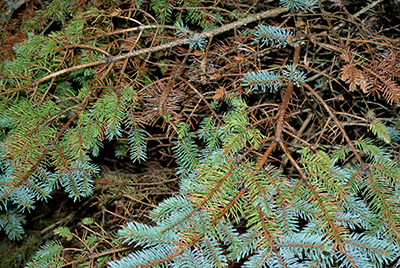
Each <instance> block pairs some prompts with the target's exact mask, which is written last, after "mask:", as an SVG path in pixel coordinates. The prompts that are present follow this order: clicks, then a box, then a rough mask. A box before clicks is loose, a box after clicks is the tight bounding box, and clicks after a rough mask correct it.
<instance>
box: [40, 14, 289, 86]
mask: <svg viewBox="0 0 400 268" xmlns="http://www.w3.org/2000/svg"><path fill="white" fill-rule="evenodd" d="M285 11H286V8H281V7H279V8H275V9H271V10H268V11H264V12H261V13H258V14H255V15H251V16H249V17H247V18H244V19H241V20H238V21H236V22H232V23H229V24H226V25H224V26H221V27H219V28H216V29H213V30H210V31H207V32H204V33H202V34H201V35H202V36H203V37H208V38H211V37H213V36H214V35H217V34H221V33H223V32H227V31H230V30H232V29H235V28H237V27H240V26H242V25H245V24H248V23H251V22H253V21H257V20H260V19H263V18H266V17H273V16H278V15H279V14H281V13H283V12H285ZM188 42H189V38H184V39H178V40H176V41H173V42H170V43H166V44H163V45H159V46H155V47H150V48H144V49H140V50H137V51H132V52H128V53H125V54H123V55H119V56H112V57H109V58H107V59H106V62H105V61H104V60H101V61H94V62H89V63H84V64H81V65H75V66H73V67H70V68H67V69H64V70H60V71H57V72H54V73H52V74H49V75H47V76H45V77H42V78H40V79H38V80H36V81H35V82H34V85H35V86H38V85H39V84H40V83H42V82H44V81H47V80H49V79H51V78H54V77H56V76H59V75H62V74H65V73H68V72H72V71H74V70H78V69H83V68H89V67H94V66H97V65H100V64H104V63H107V62H116V61H119V60H121V59H126V58H131V57H135V56H138V55H140V54H150V53H152V52H156V51H159V50H164V49H167V48H172V47H175V46H179V45H183V44H186V43H188Z"/></svg>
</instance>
